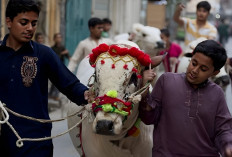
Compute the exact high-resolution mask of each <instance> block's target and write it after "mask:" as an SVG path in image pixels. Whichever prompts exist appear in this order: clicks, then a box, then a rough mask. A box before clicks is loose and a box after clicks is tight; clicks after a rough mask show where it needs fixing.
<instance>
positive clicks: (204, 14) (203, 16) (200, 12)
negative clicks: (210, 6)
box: [196, 8, 209, 21]
mask: <svg viewBox="0 0 232 157" xmlns="http://www.w3.org/2000/svg"><path fill="white" fill-rule="evenodd" d="M196 15H197V20H199V21H206V20H207V18H208V16H209V12H208V11H207V10H206V9H204V8H199V9H197V12H196Z"/></svg>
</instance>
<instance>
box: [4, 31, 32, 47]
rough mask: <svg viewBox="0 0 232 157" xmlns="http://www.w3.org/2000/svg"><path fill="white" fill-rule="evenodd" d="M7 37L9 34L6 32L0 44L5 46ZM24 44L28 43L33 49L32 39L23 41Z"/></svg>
mask: <svg viewBox="0 0 232 157" xmlns="http://www.w3.org/2000/svg"><path fill="white" fill-rule="evenodd" d="M8 37H9V34H6V35H5V37H4V38H3V41H0V46H6V41H7V38H8ZM24 45H30V48H32V49H33V42H32V40H30V41H29V42H27V43H25V44H24ZM24 45H23V46H24Z"/></svg>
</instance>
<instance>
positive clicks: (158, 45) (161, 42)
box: [156, 41, 164, 48]
mask: <svg viewBox="0 0 232 157" xmlns="http://www.w3.org/2000/svg"><path fill="white" fill-rule="evenodd" d="M156 44H157V48H164V42H163V41H157V42H156Z"/></svg>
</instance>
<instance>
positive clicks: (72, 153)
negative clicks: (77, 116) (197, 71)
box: [50, 38, 232, 157]
mask: <svg viewBox="0 0 232 157" xmlns="http://www.w3.org/2000/svg"><path fill="white" fill-rule="evenodd" d="M225 48H226V50H227V53H228V56H229V57H232V38H230V39H229V41H228V43H227V44H226V46H225ZM226 100H227V103H228V106H229V109H230V111H231V112H232V93H231V85H229V86H228V87H227V90H226ZM62 114H63V116H66V107H64V111H63V113H62V111H61V109H56V110H54V111H53V112H51V113H50V117H51V119H57V118H61V117H62ZM67 129H68V128H67V121H62V122H56V123H54V124H53V130H52V135H57V134H59V133H61V132H64V131H66V130H67ZM53 143H54V157H79V155H78V153H77V151H76V149H75V148H74V146H73V144H72V141H71V139H70V136H69V134H66V135H64V136H61V137H58V138H56V139H54V140H53Z"/></svg>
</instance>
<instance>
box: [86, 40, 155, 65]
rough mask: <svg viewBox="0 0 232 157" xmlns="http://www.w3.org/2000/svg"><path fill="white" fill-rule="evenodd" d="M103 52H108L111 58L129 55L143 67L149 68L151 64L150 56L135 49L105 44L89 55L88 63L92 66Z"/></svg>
mask: <svg viewBox="0 0 232 157" xmlns="http://www.w3.org/2000/svg"><path fill="white" fill-rule="evenodd" d="M105 52H108V53H109V54H110V55H111V56H113V57H116V56H125V55H130V56H132V57H134V58H136V59H137V60H138V62H139V63H140V64H141V65H143V66H149V64H150V63H151V58H150V56H149V55H148V54H146V53H144V52H143V51H141V50H139V49H138V48H136V47H131V48H126V47H119V46H117V45H110V46H109V45H107V44H100V45H99V46H98V47H96V48H94V49H93V50H92V53H91V54H90V55H89V58H90V63H91V64H92V65H93V66H94V64H95V63H96V60H97V58H98V56H99V55H100V54H102V53H105Z"/></svg>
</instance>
